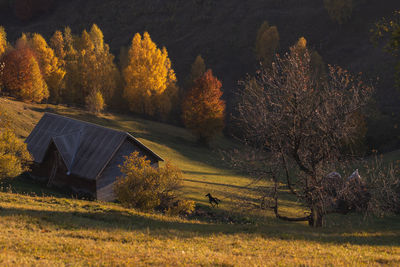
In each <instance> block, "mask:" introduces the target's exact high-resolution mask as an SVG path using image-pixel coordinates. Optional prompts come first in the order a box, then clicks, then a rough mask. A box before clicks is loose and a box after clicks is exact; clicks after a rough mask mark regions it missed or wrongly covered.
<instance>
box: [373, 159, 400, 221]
mask: <svg viewBox="0 0 400 267" xmlns="http://www.w3.org/2000/svg"><path fill="white" fill-rule="evenodd" d="M366 170H367V178H368V187H369V192H370V194H371V200H370V202H369V205H368V211H369V212H371V213H373V214H375V215H380V216H382V215H384V214H386V213H397V214H400V161H396V162H391V163H385V162H384V160H383V158H382V157H378V156H375V159H374V161H373V162H372V163H369V164H367V165H366Z"/></svg>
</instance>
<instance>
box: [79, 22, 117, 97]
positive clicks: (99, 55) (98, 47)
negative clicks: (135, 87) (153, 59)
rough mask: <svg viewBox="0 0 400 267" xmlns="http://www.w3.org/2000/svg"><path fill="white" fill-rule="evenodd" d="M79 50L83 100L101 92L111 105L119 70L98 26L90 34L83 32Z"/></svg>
mask: <svg viewBox="0 0 400 267" xmlns="http://www.w3.org/2000/svg"><path fill="white" fill-rule="evenodd" d="M77 49H78V63H77V64H78V70H79V81H78V82H79V83H80V85H81V99H84V98H85V97H86V96H88V95H89V94H91V93H92V92H97V91H99V92H101V94H102V96H103V97H104V99H105V101H106V102H107V103H110V101H111V99H112V97H113V95H114V92H115V88H116V86H117V81H116V79H117V76H118V69H117V67H116V65H115V63H114V56H113V55H112V54H111V53H110V48H109V46H108V45H107V44H105V43H104V37H103V33H102V32H101V30H100V28H99V27H98V26H97V25H96V24H94V25H93V26H92V28H91V30H90V32H89V33H88V32H87V31H86V30H84V31H83V32H82V35H81V37H80V40H79V42H78V44H77Z"/></svg>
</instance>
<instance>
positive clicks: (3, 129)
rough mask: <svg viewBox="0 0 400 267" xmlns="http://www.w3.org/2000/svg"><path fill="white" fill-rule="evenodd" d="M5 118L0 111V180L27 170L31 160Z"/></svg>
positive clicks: (24, 146)
mask: <svg viewBox="0 0 400 267" xmlns="http://www.w3.org/2000/svg"><path fill="white" fill-rule="evenodd" d="M5 121H7V117H6V116H5V114H4V112H1V111H0V123H1V125H0V179H2V178H10V177H16V176H18V175H20V174H21V173H23V172H25V171H27V170H29V163H30V161H31V160H32V157H31V155H30V154H29V152H28V150H27V147H26V144H25V143H24V142H23V141H21V140H20V139H18V138H17V137H16V136H15V134H14V132H13V131H12V130H10V129H9V127H8V123H7V122H5Z"/></svg>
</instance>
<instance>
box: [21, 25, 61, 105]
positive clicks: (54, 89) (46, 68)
mask: <svg viewBox="0 0 400 267" xmlns="http://www.w3.org/2000/svg"><path fill="white" fill-rule="evenodd" d="M28 43H29V46H30V47H31V48H32V50H33V52H34V54H35V57H36V59H37V61H38V63H39V66H40V70H41V73H42V75H43V78H44V80H45V82H46V84H47V87H48V88H49V92H50V100H51V101H52V102H55V103H58V102H60V101H61V94H62V92H61V90H62V87H63V81H64V76H65V74H66V71H65V70H64V68H63V66H62V63H61V62H60V61H59V59H58V58H57V56H56V55H55V53H54V50H53V49H52V48H51V47H50V46H49V45H48V44H47V42H46V40H45V39H44V38H43V36H41V35H40V34H37V33H35V34H33V35H32V37H31V38H29V40H28Z"/></svg>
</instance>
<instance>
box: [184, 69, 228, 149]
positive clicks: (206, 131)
mask: <svg viewBox="0 0 400 267" xmlns="http://www.w3.org/2000/svg"><path fill="white" fill-rule="evenodd" d="M221 86H222V84H221V82H220V81H219V80H218V79H217V78H216V77H214V76H213V74H212V71H211V70H208V71H206V72H205V73H204V75H203V76H202V77H200V78H199V79H197V80H196V82H195V84H194V86H193V88H192V89H191V90H190V91H189V93H188V94H187V95H186V96H185V98H184V100H183V104H182V114H183V116H182V117H183V122H184V124H185V126H186V128H187V129H189V130H190V131H192V132H193V134H195V135H196V137H197V138H198V141H199V143H202V144H205V145H208V143H209V142H210V140H211V139H212V138H213V137H214V136H215V135H216V134H218V133H220V132H221V131H222V129H223V128H224V116H225V102H224V101H223V100H221V97H222V91H221Z"/></svg>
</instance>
